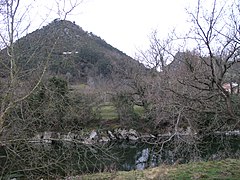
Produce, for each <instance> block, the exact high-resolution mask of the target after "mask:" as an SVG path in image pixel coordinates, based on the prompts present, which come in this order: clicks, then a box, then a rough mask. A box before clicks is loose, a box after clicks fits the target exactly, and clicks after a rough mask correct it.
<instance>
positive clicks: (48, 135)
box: [42, 131, 52, 143]
mask: <svg viewBox="0 0 240 180" xmlns="http://www.w3.org/2000/svg"><path fill="white" fill-rule="evenodd" d="M51 137H52V132H47V131H45V132H44V133H43V138H42V141H43V142H44V143H52V140H51Z"/></svg>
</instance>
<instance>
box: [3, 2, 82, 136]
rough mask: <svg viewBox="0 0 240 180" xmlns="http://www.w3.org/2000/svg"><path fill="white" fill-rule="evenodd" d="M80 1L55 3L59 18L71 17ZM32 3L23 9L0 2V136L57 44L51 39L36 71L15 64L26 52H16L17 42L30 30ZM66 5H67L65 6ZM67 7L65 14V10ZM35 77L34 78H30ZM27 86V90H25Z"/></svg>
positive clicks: (40, 76)
mask: <svg viewBox="0 0 240 180" xmlns="http://www.w3.org/2000/svg"><path fill="white" fill-rule="evenodd" d="M80 2H82V1H74V2H72V1H70V2H66V1H64V3H63V5H62V2H61V1H56V4H57V5H58V7H60V6H61V7H62V8H63V9H58V10H59V13H60V12H61V15H63V18H64V19H65V18H66V17H67V15H68V14H69V13H71V12H72V11H73V10H74V9H75V8H76V7H77V6H78V5H79V4H80ZM34 3H36V2H32V4H30V5H26V6H25V5H24V2H23V1H21V0H3V1H1V4H0V6H1V7H0V10H1V17H0V18H1V20H2V23H1V30H2V31H1V33H0V37H1V41H2V44H1V48H2V49H4V48H5V49H4V50H3V51H2V52H3V55H2V56H1V59H0V67H1V71H2V74H1V81H0V82H1V89H0V90H1V98H0V133H2V132H3V129H4V122H5V116H6V114H7V113H8V112H9V110H10V109H11V108H13V107H14V106H15V105H16V104H17V103H18V102H21V101H22V100H24V99H26V98H27V97H29V96H30V95H31V94H32V93H33V92H34V91H35V90H36V88H37V87H38V86H39V84H40V82H41V81H42V79H43V76H44V74H45V72H46V69H47V65H48V63H49V60H50V56H51V54H52V52H53V50H54V47H55V45H56V43H57V41H58V38H57V37H56V38H55V41H54V42H53V43H52V47H51V48H50V50H49V51H48V52H47V55H46V57H47V58H46V59H43V60H42V64H41V65H40V66H38V67H36V69H26V67H24V66H23V65H22V64H24V63H23V62H22V63H21V65H20V62H19V59H20V58H19V55H20V54H24V53H27V52H20V53H19V52H18V49H17V43H16V42H17V39H18V38H19V37H21V36H22V35H23V33H24V32H26V30H27V29H28V28H29V27H30V25H31V24H29V23H28V22H26V21H28V19H27V17H28V16H30V15H29V14H28V13H29V12H30V9H31V7H33V6H34ZM69 3H70V4H69ZM66 6H67V7H68V10H66V9H65V7H66ZM41 44H42V42H39V47H41ZM39 47H36V49H35V50H33V51H32V52H33V54H31V55H30V56H29V58H28V59H27V60H25V66H27V65H28V64H29V63H31V61H32V59H34V57H35V56H37V53H36V52H37V50H38V48H39ZM34 74H35V75H34ZM33 75H34V76H35V80H32V82H31V83H27V82H26V81H25V82H24V81H22V79H24V78H26V77H29V76H33ZM27 86H29V88H26V87H27Z"/></svg>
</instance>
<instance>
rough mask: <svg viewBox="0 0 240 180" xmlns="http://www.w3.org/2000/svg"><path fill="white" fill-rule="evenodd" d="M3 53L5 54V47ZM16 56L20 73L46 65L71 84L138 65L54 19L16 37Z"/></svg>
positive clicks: (77, 28) (94, 36) (119, 52)
mask: <svg viewBox="0 0 240 180" xmlns="http://www.w3.org/2000/svg"><path fill="white" fill-rule="evenodd" d="M2 52H5V53H4V54H5V56H6V54H7V53H6V49H4V50H3V51H2ZM15 57H16V64H17V65H18V67H19V72H20V71H28V70H29V69H41V68H42V67H43V66H45V65H46V64H48V73H49V74H50V75H54V76H56V75H57V76H68V78H69V79H70V81H71V82H73V83H74V82H81V83H86V82H87V79H88V77H97V76H100V77H103V78H111V76H112V75H114V74H115V72H116V70H117V69H119V68H120V69H121V68H126V67H129V68H134V67H135V66H138V64H139V63H138V62H137V61H135V60H133V59H132V58H131V57H129V56H127V55H126V54H124V53H123V52H121V51H119V50H118V49H116V48H114V47H112V46H111V45H109V44H108V43H106V42H105V41H104V40H102V39H101V38H100V37H98V36H96V35H94V34H93V33H88V32H86V31H84V30H83V29H82V28H81V27H79V26H78V25H76V24H75V23H73V22H70V21H66V20H57V19H56V20H54V21H53V22H51V23H50V24H49V25H47V26H45V27H43V28H41V29H39V30H36V31H34V32H32V33H30V34H28V35H26V36H25V37H23V38H20V39H19V40H17V41H16V43H15ZM3 59H5V58H3ZM6 59H7V56H6ZM126 63H127V64H128V65H127V66H126Z"/></svg>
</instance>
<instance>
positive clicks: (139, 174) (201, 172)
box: [66, 159, 240, 180]
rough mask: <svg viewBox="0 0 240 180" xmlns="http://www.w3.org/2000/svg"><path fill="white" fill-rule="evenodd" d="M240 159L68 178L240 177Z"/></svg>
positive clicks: (84, 179)
mask: <svg viewBox="0 0 240 180" xmlns="http://www.w3.org/2000/svg"><path fill="white" fill-rule="evenodd" d="M239 167H240V159H226V160H221V161H207V162H195V163H188V164H181V165H180V164H177V165H172V166H167V165H162V166H159V167H156V168H150V169H145V170H143V171H129V172H126V171H117V172H111V173H97V174H89V175H83V176H76V177H68V178H66V180H79V179H81V180H100V179H102V180H103V179H112V180H125V179H129V180H130V179H139V180H140V179H141V180H145V179H165V180H171V179H173V180H175V179H233V180H234V179H236V180H237V179H240V171H239Z"/></svg>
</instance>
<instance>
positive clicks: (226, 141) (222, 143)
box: [0, 135, 240, 179]
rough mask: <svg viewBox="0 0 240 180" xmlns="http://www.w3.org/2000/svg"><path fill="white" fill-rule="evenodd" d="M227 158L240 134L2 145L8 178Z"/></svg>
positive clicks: (236, 150)
mask: <svg viewBox="0 0 240 180" xmlns="http://www.w3.org/2000/svg"><path fill="white" fill-rule="evenodd" d="M225 158H240V136H226V135H213V136H208V137H204V138H203V139H201V141H197V140H196V141H188V142H187V141H185V140H184V139H181V138H173V139H172V140H171V141H169V142H167V143H163V142H158V143H157V141H156V140H153V141H152V142H151V143H150V142H138V141H127V140H124V141H112V142H111V143H108V144H104V145H101V146H96V145H80V144H71V143H70V144H68V145H67V146H63V145H62V144H51V145H49V144H48V145H46V144H41V145H39V144H38V145H31V146H30V145H29V144H24V143H19V144H14V145H9V146H2V147H0V170H1V172H2V176H3V177H5V178H6V177H10V176H11V177H14V176H16V175H18V176H22V177H25V176H31V177H35V175H36V176H39V175H42V174H45V175H46V174H47V175H48V176H49V175H51V176H54V175H55V174H59V175H61V176H66V175H69V174H70V175H75V174H82V173H86V172H87V173H92V172H99V171H115V170H124V171H130V170H135V169H138V170H142V169H145V168H148V167H155V166H158V165H161V164H174V163H187V162H190V161H200V160H221V159H225ZM45 167H46V168H45ZM29 169H30V170H31V171H30V170H29ZM26 170H27V171H26ZM0 179H1V178H0Z"/></svg>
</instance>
